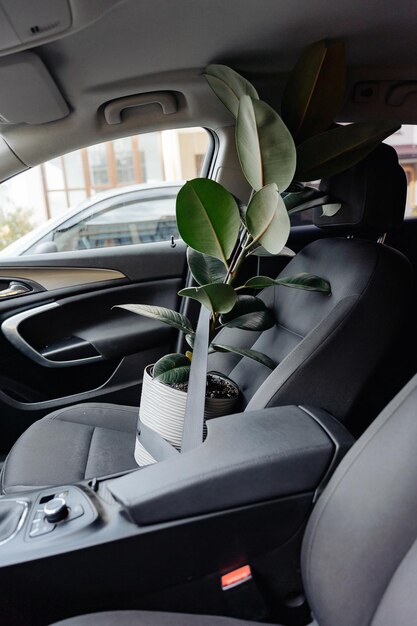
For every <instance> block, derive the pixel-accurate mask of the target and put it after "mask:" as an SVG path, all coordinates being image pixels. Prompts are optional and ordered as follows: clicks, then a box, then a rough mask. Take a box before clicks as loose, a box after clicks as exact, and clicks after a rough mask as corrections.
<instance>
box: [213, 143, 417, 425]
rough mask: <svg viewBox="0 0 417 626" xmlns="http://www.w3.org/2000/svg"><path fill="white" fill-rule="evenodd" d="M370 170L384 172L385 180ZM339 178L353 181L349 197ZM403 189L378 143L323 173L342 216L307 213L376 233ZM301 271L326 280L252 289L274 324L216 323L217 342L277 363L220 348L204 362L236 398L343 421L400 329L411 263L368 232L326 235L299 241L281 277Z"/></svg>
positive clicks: (389, 155) (394, 214)
mask: <svg viewBox="0 0 417 626" xmlns="http://www.w3.org/2000/svg"><path fill="white" fill-rule="evenodd" d="M375 171H380V172H381V174H382V175H383V180H384V185H381V180H380V178H379V176H376V175H375ZM368 178H369V180H368ZM346 179H347V180H348V181H351V182H353V183H356V185H357V186H358V192H357V198H356V202H355V200H354V197H353V192H352V188H351V186H350V185H347V184H346ZM365 182H366V184H365ZM326 184H327V183H326V182H325V181H323V182H322V185H326ZM329 184H330V183H329ZM387 185H388V186H390V189H391V191H390V197H389V204H388V205H386V203H385V193H384V189H385V188H386V186H387ZM405 192H406V180H405V175H404V172H403V171H402V169H401V168H400V166H399V164H398V159H397V156H396V154H395V151H394V150H393V149H392V148H391V147H390V146H386V145H383V146H381V147H380V148H378V149H377V150H375V151H374V152H373V153H372V154H371V155H370V156H369V157H368V158H367V159H365V160H364V161H363V162H362V163H360V164H359V165H357V166H356V167H355V168H352V169H351V170H349V171H348V172H345V173H344V174H342V175H339V177H338V179H337V181H336V183H335V182H334V181H333V182H332V188H331V193H332V196H333V197H335V198H336V199H337V200H339V201H340V202H341V203H342V210H341V211H343V215H342V217H341V218H340V219H338V220H336V219H335V218H334V217H331V218H329V223H327V222H326V220H325V218H324V217H322V216H321V214H318V215H316V221H317V222H318V224H319V226H320V227H326V228H334V229H335V230H336V232H338V233H340V230H341V222H343V228H344V230H345V232H347V233H349V231H350V229H352V230H353V231H355V232H356V233H360V225H361V224H362V225H363V229H364V234H366V235H368V234H369V233H370V231H372V232H373V233H375V234H377V232H378V233H379V234H380V233H382V232H384V231H385V230H386V229H387V228H389V227H392V226H395V225H397V224H398V222H399V218H398V216H399V214H401V215H402V216H403V215H404V208H405ZM344 194H345V195H347V199H346V206H345V205H344V204H343V203H344V197H343V195H344ZM362 194H365V198H363V197H362ZM375 205H376V206H377V208H378V207H379V209H380V210H379V213H378V211H377V210H376V208H375ZM358 206H359V208H358ZM349 215H351V221H352V223H351V224H349ZM378 215H379V218H378ZM358 216H359V217H358ZM300 272H309V273H312V274H316V275H318V276H320V277H322V278H325V279H326V280H328V281H329V282H330V285H331V289H332V293H331V295H324V294H322V293H317V292H311V291H303V290H298V289H291V288H286V287H282V286H276V287H271V288H268V289H266V290H264V291H263V292H262V293H261V294H260V296H259V297H260V298H262V299H263V300H264V301H265V303H266V304H267V305H268V306H269V307H270V308H271V309H273V311H274V313H275V318H276V320H277V323H276V325H275V326H274V327H273V328H271V329H270V330H267V331H263V332H262V333H254V332H249V331H246V330H240V329H224V330H222V331H221V333H220V334H219V336H218V338H217V341H218V342H219V343H223V344H228V345H237V346H240V347H245V348H253V349H255V350H259V351H261V352H264V353H266V354H268V356H270V357H271V358H272V359H274V360H275V362H277V367H276V368H275V370H274V371H273V372H271V371H270V370H268V369H267V368H266V367H264V366H262V365H259V364H258V363H255V362H253V361H251V360H249V359H247V358H239V357H236V356H233V355H224V354H221V355H218V354H216V355H211V356H210V359H209V367H210V368H211V369H215V370H219V371H222V372H224V373H225V374H227V375H228V376H230V377H231V378H232V379H233V380H235V381H236V382H237V383H238V384H239V385H240V387H241V389H242V394H243V402H244V406H246V407H247V408H248V409H250V410H255V409H259V408H264V407H268V406H278V405H284V404H293V403H296V404H302V403H308V404H314V405H316V406H321V407H322V408H324V409H326V410H328V411H329V412H330V413H332V414H333V415H335V416H336V417H337V418H339V419H341V420H343V419H345V418H346V416H347V415H348V413H349V410H350V409H351V407H352V405H353V404H354V402H355V400H356V399H357V397H358V395H359V393H360V391H361V390H362V388H363V386H364V385H365V383H366V381H367V379H368V378H369V376H370V375H371V373H372V371H373V369H374V368H375V366H376V365H377V363H378V361H379V360H380V359H381V358H382V356H383V355H384V353H385V352H386V350H387V349H388V348H389V346H390V345H391V343H392V342H393V340H394V338H395V336H396V333H397V332H398V330H399V326H400V324H401V321H402V319H403V316H404V314H405V312H406V309H407V306H408V302H409V285H410V282H411V277H412V269H411V266H410V264H409V263H408V261H407V260H406V259H405V257H403V256H402V255H401V254H400V253H399V252H397V251H395V250H393V249H391V248H389V247H387V246H384V245H381V244H379V243H377V242H376V241H370V240H365V239H357V238H346V237H345V238H342V237H335V238H328V239H327V238H326V239H320V240H318V241H315V242H313V243H312V244H310V245H308V246H307V247H306V248H304V249H303V250H302V251H301V252H299V253H298V254H297V255H296V256H295V257H294V258H293V259H292V260H291V261H290V263H289V264H288V265H287V266H286V268H285V269H284V271H283V272H281V274H280V277H282V276H291V275H294V274H298V273H300Z"/></svg>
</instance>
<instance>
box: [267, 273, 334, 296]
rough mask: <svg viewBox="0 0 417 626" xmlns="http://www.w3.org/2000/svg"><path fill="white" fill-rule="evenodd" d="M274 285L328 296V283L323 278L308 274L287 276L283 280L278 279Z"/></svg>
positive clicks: (329, 288) (329, 289)
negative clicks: (318, 292)
mask: <svg viewBox="0 0 417 626" xmlns="http://www.w3.org/2000/svg"><path fill="white" fill-rule="evenodd" d="M275 283H276V284H277V285H282V286H284V287H294V288H295V289H305V290H307V291H321V292H322V293H326V294H330V293H331V287H330V283H329V282H328V281H327V280H325V279H324V278H320V277H319V276H315V275H314V274H309V273H308V272H302V273H301V274H295V275H294V276H288V277H285V278H278V279H277V280H276V281H275Z"/></svg>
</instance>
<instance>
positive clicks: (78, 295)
mask: <svg viewBox="0 0 417 626" xmlns="http://www.w3.org/2000/svg"><path fill="white" fill-rule="evenodd" d="M92 253H94V254H92ZM62 256H64V259H61V258H58V257H62ZM83 264H84V267H83ZM87 265H88V267H86V266H87ZM79 270H83V271H81V272H79ZM84 270H85V271H84ZM96 270H99V271H98V272H97V274H96V276H97V278H98V280H96V281H94V282H90V280H89V279H90V278H91V276H93V275H94V272H95V271H96ZM23 271H24V272H25V278H24V279H23V278H22V272H23ZM40 271H42V273H43V277H40V274H39V272H40ZM31 272H32V273H31ZM37 272H38V274H37V276H36V277H37V279H38V281H39V282H37V283H36V284H38V285H39V289H38V290H33V291H31V292H30V293H25V294H23V295H20V296H15V297H11V298H7V297H6V298H5V299H3V300H1V298H0V324H1V332H0V354H1V356H0V409H1V410H2V415H3V424H4V428H3V435H4V437H3V438H2V444H1V450H0V452H1V453H4V452H6V451H7V450H8V449H9V448H10V446H11V445H12V444H13V442H14V440H15V439H16V438H17V437H18V436H19V435H20V434H21V432H23V431H24V430H25V428H27V427H28V426H29V425H30V424H31V423H32V422H33V421H35V420H36V419H39V418H40V417H42V416H43V415H45V414H47V413H48V412H50V411H53V410H55V409H57V408H60V407H64V406H69V405H71V404H74V403H78V402H84V401H98V400H99V401H101V400H103V401H109V402H117V403H125V404H129V403H130V404H138V403H139V397H140V383H141V378H142V372H143V368H144V367H145V366H146V365H147V364H148V363H151V362H154V361H155V360H156V359H158V358H159V357H160V356H162V355H163V354H165V353H167V352H170V351H173V350H174V349H175V345H176V341H177V336H178V333H177V331H175V330H174V329H170V328H169V327H165V326H161V325H160V324H159V323H157V322H155V321H153V320H150V319H147V318H143V317H140V316H135V315H133V314H132V313H128V312H126V311H123V310H121V309H113V308H112V307H114V305H116V304H123V303H135V302H136V303H148V304H157V305H159V306H165V307H168V308H175V309H178V307H179V300H180V298H179V297H178V295H177V292H178V290H179V289H180V288H181V287H182V285H183V282H184V277H185V246H184V244H183V243H182V242H177V243H176V245H175V247H171V245H170V244H169V243H168V242H164V243H162V242H161V243H157V244H146V245H140V246H126V247H124V248H123V251H121V250H120V249H117V248H113V249H99V250H95V251H90V253H89V254H88V261H87V256H86V255H85V254H84V253H81V252H74V253H66V254H64V255H58V254H51V255H50V254H44V255H39V256H37V257H33V258H31V259H30V264H29V263H28V257H26V259H25V261H24V262H23V263H21V260H20V259H19V260H17V259H10V260H8V261H7V262H6V260H4V261H2V262H0V277H1V276H4V275H5V274H6V275H7V277H8V278H7V280H9V281H10V280H13V279H15V280H17V279H18V278H19V279H20V280H32V279H33V276H34V275H35V274H36V273H37ZM112 272H114V275H113V274H112ZM29 276H31V277H32V278H29ZM45 276H46V277H47V279H46V280H45ZM85 278H88V280H87V281H86V280H85ZM103 278H104V280H103ZM13 331H14V332H15V340H13V338H12V336H13ZM16 337H17V339H16Z"/></svg>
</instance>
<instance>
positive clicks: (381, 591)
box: [302, 376, 417, 626]
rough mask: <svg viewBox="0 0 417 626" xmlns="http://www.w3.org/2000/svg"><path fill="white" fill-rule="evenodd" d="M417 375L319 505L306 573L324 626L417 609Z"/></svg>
mask: <svg viewBox="0 0 417 626" xmlns="http://www.w3.org/2000/svg"><path fill="white" fill-rule="evenodd" d="M416 407H417V376H415V377H414V378H413V379H412V380H411V381H410V383H409V384H408V385H407V386H406V387H405V388H404V389H403V390H402V391H401V392H400V393H399V394H398V395H397V397H396V398H394V400H393V401H392V402H391V403H390V404H389V405H388V406H387V408H386V409H385V410H384V411H383V412H382V413H381V414H380V416H379V417H378V418H377V419H376V420H375V421H374V422H373V424H372V425H371V426H370V427H369V428H368V430H367V431H366V432H365V433H364V435H362V437H361V438H360V439H359V440H358V442H357V443H356V444H355V446H354V447H353V448H352V450H351V451H350V452H348V454H347V455H346V457H345V458H344V459H343V460H342V462H341V463H340V465H339V467H338V468H337V470H336V472H335V473H334V475H333V477H332V478H331V480H330V482H329V484H328V486H327V487H326V489H325V491H324V492H323V494H322V496H321V497H320V499H319V501H318V503H317V504H316V506H315V508H314V510H313V513H312V515H311V518H310V520H309V523H308V526H307V531H306V534H305V538H304V545H303V557H302V561H303V563H302V566H303V578H304V584H305V587H306V591H307V595H308V598H309V602H310V605H311V608H312V610H313V613H314V616H315V618H316V620H317V622H318V623H319V624H320V626H335V624H337V626H364V625H365V624H370V625H371V626H397V625H398V626H400V625H404V626H405V625H407V626H408V625H410V626H411V624H415V623H416V615H417V594H416V591H415V590H416V581H417V489H416V476H417V454H416V442H417V419H416Z"/></svg>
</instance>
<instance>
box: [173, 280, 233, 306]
mask: <svg viewBox="0 0 417 626" xmlns="http://www.w3.org/2000/svg"><path fill="white" fill-rule="evenodd" d="M178 295H180V296H183V297H186V298H192V299H193V300H197V301H198V302H200V303H201V304H202V305H203V306H205V307H206V309H208V310H209V311H210V312H211V313H228V312H229V311H230V310H231V309H232V308H233V307H234V305H235V302H236V292H235V290H234V289H233V287H231V285H226V284H224V283H210V284H208V285H202V286H201V287H186V288H185V289H181V291H179V292H178Z"/></svg>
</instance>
